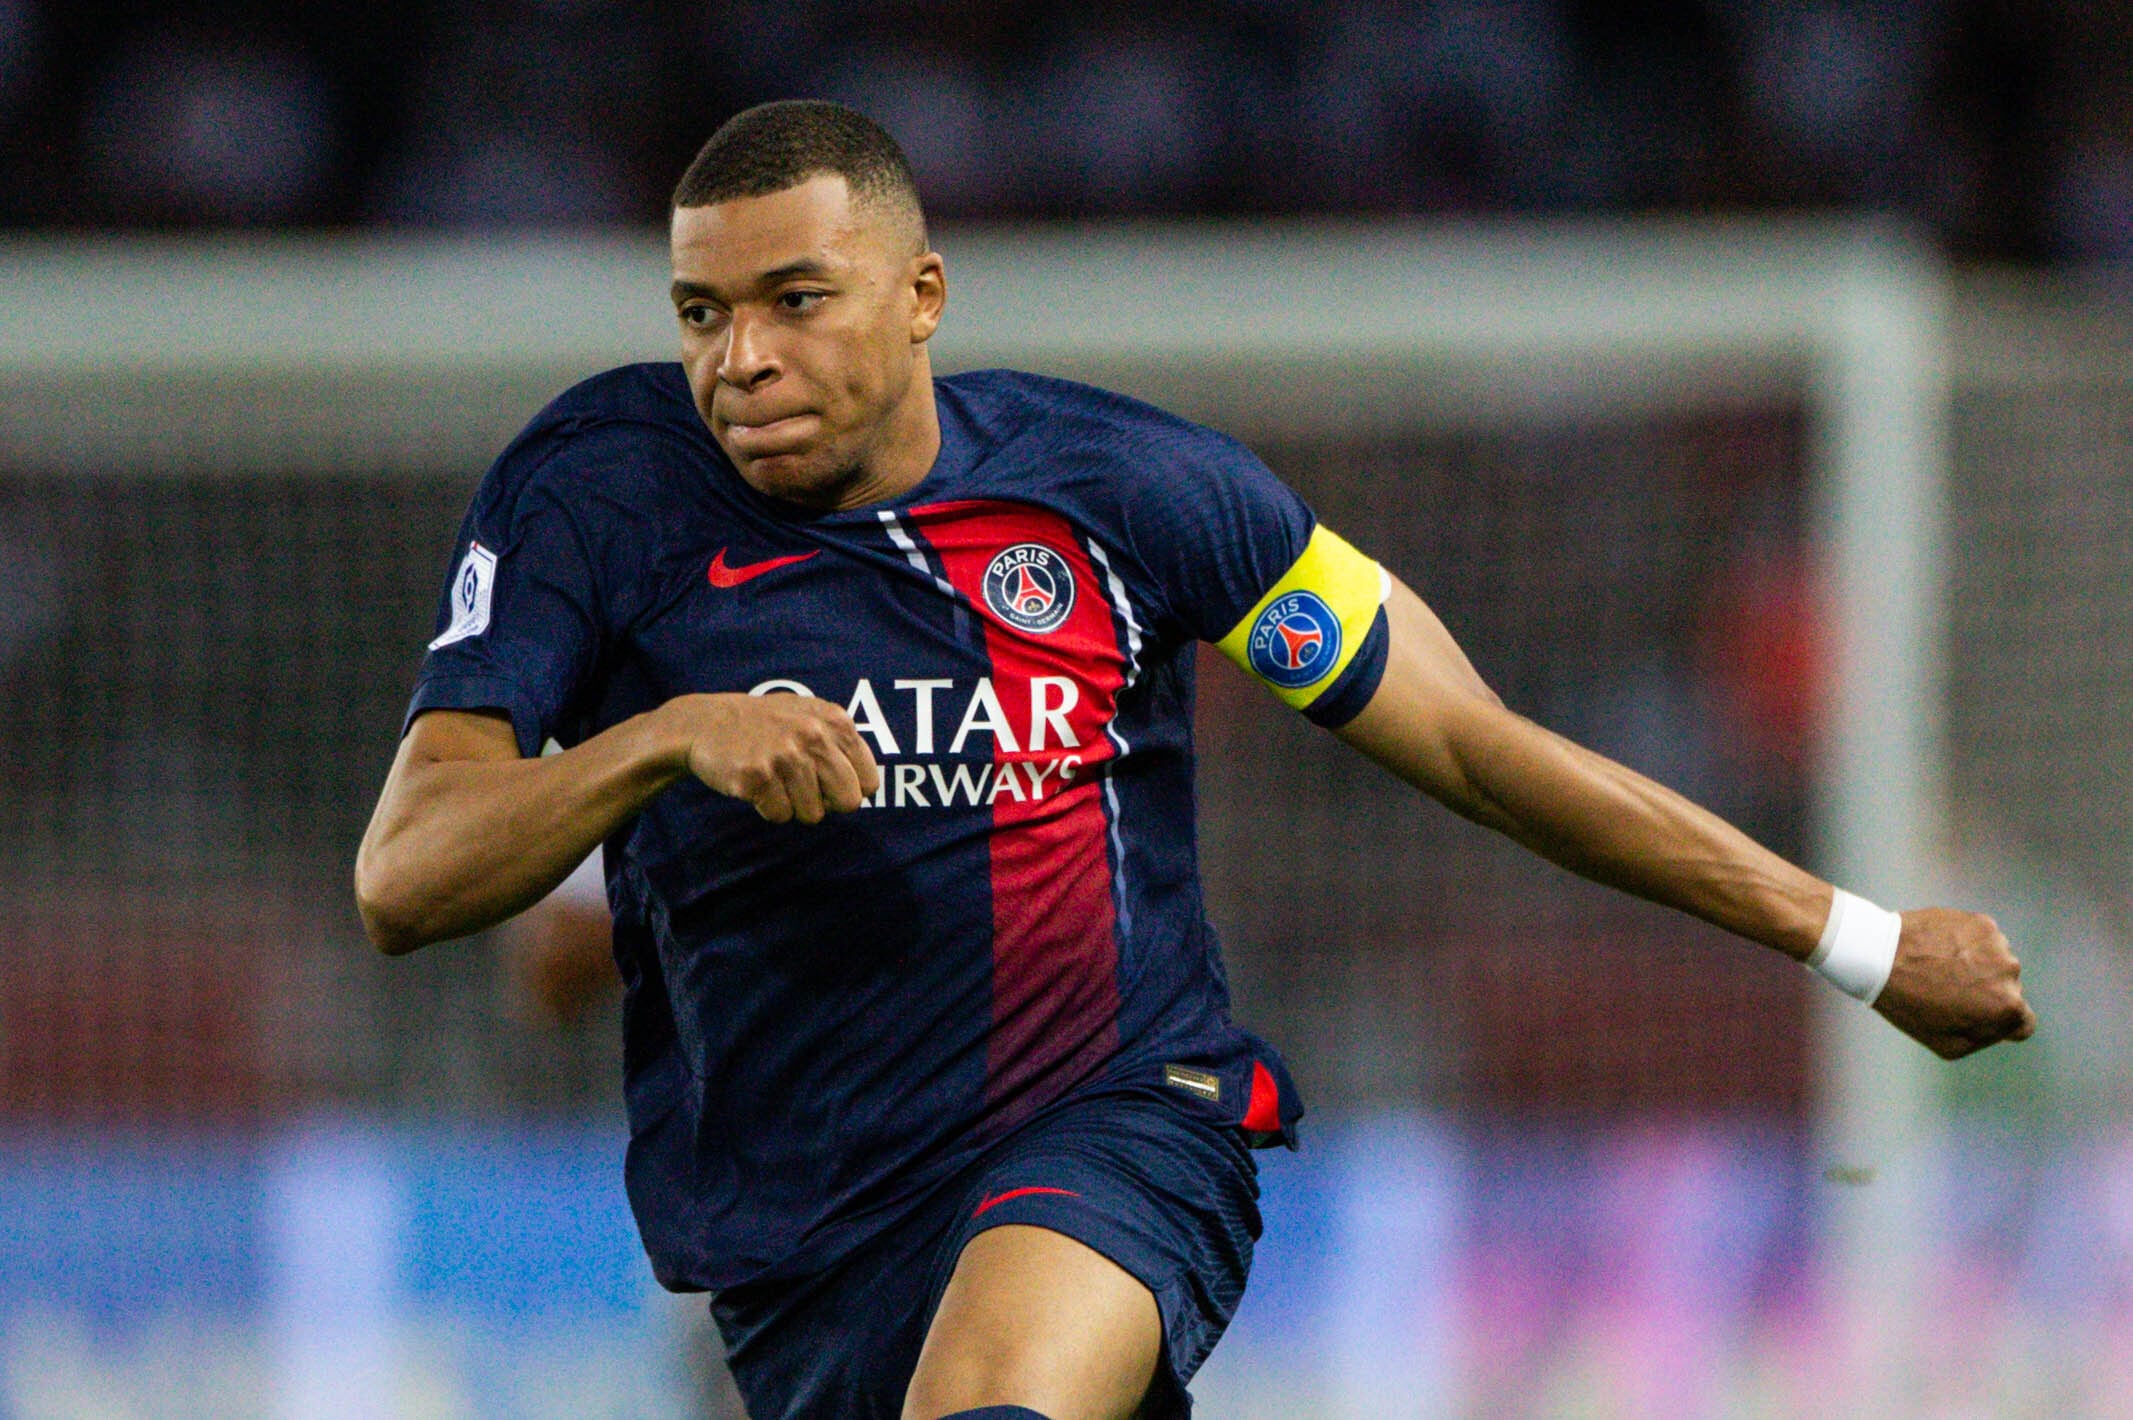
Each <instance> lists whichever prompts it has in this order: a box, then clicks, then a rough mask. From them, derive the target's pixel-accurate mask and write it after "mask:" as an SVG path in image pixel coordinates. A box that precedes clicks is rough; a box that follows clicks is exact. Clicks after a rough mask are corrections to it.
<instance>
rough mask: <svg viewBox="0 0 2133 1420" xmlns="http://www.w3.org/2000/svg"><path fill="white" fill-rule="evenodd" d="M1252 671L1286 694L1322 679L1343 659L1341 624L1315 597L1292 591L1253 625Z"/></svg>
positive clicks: (1251, 645)
mask: <svg viewBox="0 0 2133 1420" xmlns="http://www.w3.org/2000/svg"><path fill="white" fill-rule="evenodd" d="M1249 650H1250V655H1251V661H1252V669H1253V670H1255V671H1257V672H1259V674H1260V676H1261V678H1263V679H1265V680H1266V681H1268V682H1270V683H1272V684H1274V685H1278V686H1280V687H1281V688H1282V689H1283V690H1300V689H1302V688H1303V687H1304V686H1307V685H1312V684H1315V683H1316V682H1317V681H1319V680H1321V679H1323V678H1324V677H1325V674H1326V672H1327V671H1330V670H1332V669H1333V667H1334V666H1335V665H1336V664H1338V663H1339V661H1340V658H1341V623H1340V618H1339V617H1337V616H1335V615H1334V614H1333V608H1332V607H1330V606H1327V605H1326V602H1325V599H1324V598H1323V597H1321V596H1319V595H1318V593H1316V592H1290V593H1289V594H1288V595H1287V596H1284V597H1277V598H1275V599H1274V600H1273V601H1272V602H1270V603H1268V605H1267V608H1266V610H1265V611H1262V612H1260V613H1259V619H1258V620H1257V621H1254V622H1253V623H1252V635H1251V644H1250V647H1249Z"/></svg>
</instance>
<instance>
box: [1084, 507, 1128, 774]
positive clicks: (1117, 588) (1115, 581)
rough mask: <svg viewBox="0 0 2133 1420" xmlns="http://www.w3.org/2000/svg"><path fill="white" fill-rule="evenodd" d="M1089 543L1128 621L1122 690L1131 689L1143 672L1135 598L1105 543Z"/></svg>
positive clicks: (1121, 746)
mask: <svg viewBox="0 0 2133 1420" xmlns="http://www.w3.org/2000/svg"><path fill="white" fill-rule="evenodd" d="M1082 541H1083V542H1084V543H1086V544H1087V545H1088V549H1089V556H1091V557H1093V558H1094V559H1096V565H1097V566H1099V567H1101V568H1103V569H1104V581H1105V583H1106V584H1107V585H1108V586H1109V587H1110V588H1111V604H1112V605H1113V606H1115V607H1117V608H1118V616H1119V619H1120V620H1121V621H1123V622H1125V623H1126V683H1125V684H1124V685H1122V686H1120V687H1119V689H1120V690H1131V689H1132V688H1133V682H1134V680H1135V679H1136V678H1137V677H1138V676H1139V675H1140V673H1141V624H1140V621H1139V620H1138V619H1137V618H1136V617H1135V616H1134V615H1133V599H1132V598H1131V597H1128V596H1127V595H1126V584H1125V583H1124V582H1122V581H1120V580H1119V576H1118V572H1117V570H1116V569H1115V568H1113V567H1112V566H1111V559H1110V558H1108V557H1106V556H1104V549H1103V544H1102V543H1100V542H1098V541H1097V540H1096V539H1095V538H1093V537H1088V538H1083V539H1082ZM1118 748H1119V752H1120V753H1121V754H1123V753H1124V752H1125V748H1126V746H1125V742H1124V741H1123V740H1121V741H1120V742H1119V746H1118Z"/></svg>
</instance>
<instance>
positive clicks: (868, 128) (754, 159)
mask: <svg viewBox="0 0 2133 1420" xmlns="http://www.w3.org/2000/svg"><path fill="white" fill-rule="evenodd" d="M830 174H834V175H836V176H838V177H841V178H843V179H844V181H845V184H846V186H848V187H849V188H850V189H851V192H852V196H853V197H854V198H856V199H858V200H860V201H865V202H888V203H894V204H898V205H901V206H907V207H909V208H910V210H911V211H912V212H913V213H914V214H917V215H918V217H919V221H920V223H921V226H922V227H923V223H924V221H925V216H924V211H923V209H922V208H921V207H920V206H919V201H918V183H917V181H916V180H915V179H913V177H912V176H911V164H910V163H909V162H908V161H907V160H906V159H905V157H904V150H903V149H901V148H899V147H897V146H896V140H895V139H894V138H891V137H890V136H889V135H888V134H887V133H885V132H884V131H883V130H882V128H881V125H879V124H877V123H875V122H874V120H872V119H870V118H868V117H867V116H866V115H865V114H863V113H859V112H856V111H855V110H852V109H848V108H846V107H845V106H844V105H843V104H833V103H829V102H826V101H824V100H822V99H783V100H780V101H779V102H777V103H769V104H757V105H756V106H755V107H754V108H750V109H743V110H741V111H740V112H739V113H737V114H735V115H734V116H733V117H731V118H729V119H727V120H726V121H725V123H723V124H721V125H720V127H719V130H718V132H716V133H714V134H712V135H711V137H710V140H709V141H708V142H706V143H705V144H704V146H703V147H702V148H699V149H698V150H697V152H696V157H695V159H694V161H692V162H691V163H690V164H689V170H688V171H687V172H685V173H683V174H682V175H681V181H680V182H679V183H676V184H675V186H674V202H673V205H674V206H676V207H708V206H710V205H711V204H712V203H714V202H727V201H730V200H732V199H733V198H736V197H767V196H769V195H770V194H771V193H773V192H783V191H784V190H785V189H786V188H788V187H797V186H798V185H799V184H801V183H803V182H805V181H807V180H808V179H809V178H812V177H822V176H825V175H830Z"/></svg>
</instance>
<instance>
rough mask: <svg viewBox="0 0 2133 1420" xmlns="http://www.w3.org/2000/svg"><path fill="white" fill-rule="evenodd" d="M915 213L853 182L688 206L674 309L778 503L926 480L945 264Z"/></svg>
mask: <svg viewBox="0 0 2133 1420" xmlns="http://www.w3.org/2000/svg"><path fill="white" fill-rule="evenodd" d="M917 235H918V234H917V226H916V223H915V222H914V221H912V220H911V219H909V218H908V217H906V216H904V215H903V214H900V213H898V212H896V211H894V210H887V209H884V208H883V207H882V206H881V205H879V204H862V205H858V206H855V205H854V204H853V202H852V201H851V194H850V193H849V191H848V190H847V189H846V186H845V182H844V179H843V178H841V177H818V178H811V179H809V180H808V181H806V182H803V183H801V184H799V185H798V186H795V187H790V188H787V189H785V190H784V191H783V192H774V193H771V194H770V195H768V196H766V197H741V198H735V199H733V200H732V201H729V202H720V203H715V204H713V205H711V206H708V207H682V208H677V209H675V212H674V218H673V226H672V229H671V239H672V240H671V244H672V248H673V257H674V287H673V296H674V310H675V314H676V315H677V316H678V317H679V319H680V321H681V359H682V365H683V367H684V368H685V369H686V370H687V371H688V376H689V388H690V390H691V391H692V392H693V393H694V395H695V397H696V408H697V411H698V412H699V413H700V414H702V416H703V419H704V423H705V424H707V425H708V426H710V429H711V436H712V437H713V438H715V439H716V440H718V443H719V446H720V447H721V448H723V449H724V450H725V451H726V454H727V456H728V457H729V458H731V459H732V460H733V463H734V467H736V468H737V469H739V470H740V473H741V476H742V477H743V478H745V479H747V480H748V482H749V483H751V484H752V485H754V486H755V487H756V488H757V489H759V490H761V491H762V492H764V493H767V494H770V495H771V496H773V497H778V498H784V499H788V500H790V501H792V502H796V503H803V504H807V505H809V506H812V507H853V506H857V505H859V504H862V503H868V502H873V501H875V500H877V499H879V498H883V497H888V496H892V495H893V494H894V493H897V492H900V491H902V489H903V488H904V487H908V486H909V485H910V484H912V483H915V482H917V481H918V479H919V478H921V477H923V476H924V474H925V472H926V469H927V468H928V467H930V466H931V464H932V461H933V455H934V452H935V450H936V449H937V448H938V447H939V433H938V425H937V423H936V422H935V418H934V413H933V382H932V379H931V375H930V370H929V368H928V366H927V363H926V360H925V346H924V342H925V340H926V338H927V337H928V336H930V335H932V333H933V329H934V327H935V326H936V325H937V324H939V321H940V313H941V305H942V301H943V297H944V291H945V288H944V285H943V281H942V274H941V261H940V258H939V257H938V256H935V255H933V254H931V253H924V254H921V253H920V252H919V251H918V249H917V248H918V240H917Z"/></svg>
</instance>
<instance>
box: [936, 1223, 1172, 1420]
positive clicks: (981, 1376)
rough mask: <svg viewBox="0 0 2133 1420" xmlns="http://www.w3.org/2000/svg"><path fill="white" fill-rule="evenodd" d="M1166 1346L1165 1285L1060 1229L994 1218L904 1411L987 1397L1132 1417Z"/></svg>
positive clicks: (970, 1249)
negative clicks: (1157, 1291) (1153, 1288)
mask: <svg viewBox="0 0 2133 1420" xmlns="http://www.w3.org/2000/svg"><path fill="white" fill-rule="evenodd" d="M1162 1350H1163V1320H1162V1316H1161V1314H1160V1312H1159V1311H1158V1310H1157V1308H1156V1303H1155V1296H1154V1294H1153V1293H1151V1292H1150V1291H1149V1290H1148V1289H1147V1287H1145V1286H1144V1285H1142V1283H1141V1282H1140V1280H1139V1279H1137V1278H1136V1277H1134V1276H1133V1275H1132V1274H1131V1273H1129V1272H1127V1271H1126V1270H1125V1269H1124V1268H1122V1267H1120V1266H1119V1265H1118V1264H1117V1263H1115V1262H1113V1261H1111V1260H1110V1259H1109V1258H1107V1257H1105V1256H1104V1255H1103V1254H1102V1253H1100V1252H1097V1251H1096V1250H1095V1249H1094V1248H1091V1247H1089V1246H1087V1245H1086V1244H1084V1243H1080V1242H1076V1241H1075V1240H1074V1239H1072V1238H1070V1237H1068V1236H1066V1235H1065V1234H1064V1233H1055V1232H1053V1231H1051V1230H1050V1229H1048V1228H1037V1227H1029V1226H1024V1225H1007V1226H1002V1227H997V1228H989V1229H987V1230H986V1231H984V1232H982V1233H979V1234H978V1235H977V1236H976V1237H974V1238H972V1239H971V1240H970V1242H969V1243H968V1244H967V1245H966V1246H965V1247H964V1248H963V1252H962V1256H961V1257H959V1258H958V1259H957V1261H956V1265H955V1271H954V1273H953V1274H951V1276H950V1277H949V1279H948V1286H947V1289H946V1290H945V1291H944V1292H942V1294H941V1302H940V1306H939V1307H938V1308H937V1309H936V1310H935V1311H934V1314H933V1324H932V1326H931V1327H930V1328H928V1330H927V1332H926V1341H925V1345H924V1347H923V1348H922V1349H921V1350H920V1352H919V1357H918V1370H917V1372H916V1373H915V1374H914V1375H913V1376H912V1378H911V1389H910V1391H909V1392H908V1394H907V1395H906V1396H905V1399H904V1420H938V1417H940V1416H943V1415H953V1414H954V1413H955V1412H957V1411H959V1410H971V1409H975V1408H977V1407H979V1406H985V1405H1023V1406H1027V1407H1029V1408H1030V1409H1032V1410H1035V1411H1037V1412H1038V1413H1039V1414H1042V1415H1045V1416H1048V1417H1050V1420H1131V1417H1132V1416H1133V1414H1134V1413H1135V1412H1136V1411H1137V1410H1139V1408H1140V1404H1141V1399H1142V1397H1143V1396H1145V1395H1146V1394H1147V1392H1148V1385H1149V1382H1150V1381H1151V1380H1153V1379H1154V1377H1155V1368H1156V1365H1157V1364H1158V1362H1159V1361H1160V1360H1161V1358H1162Z"/></svg>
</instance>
